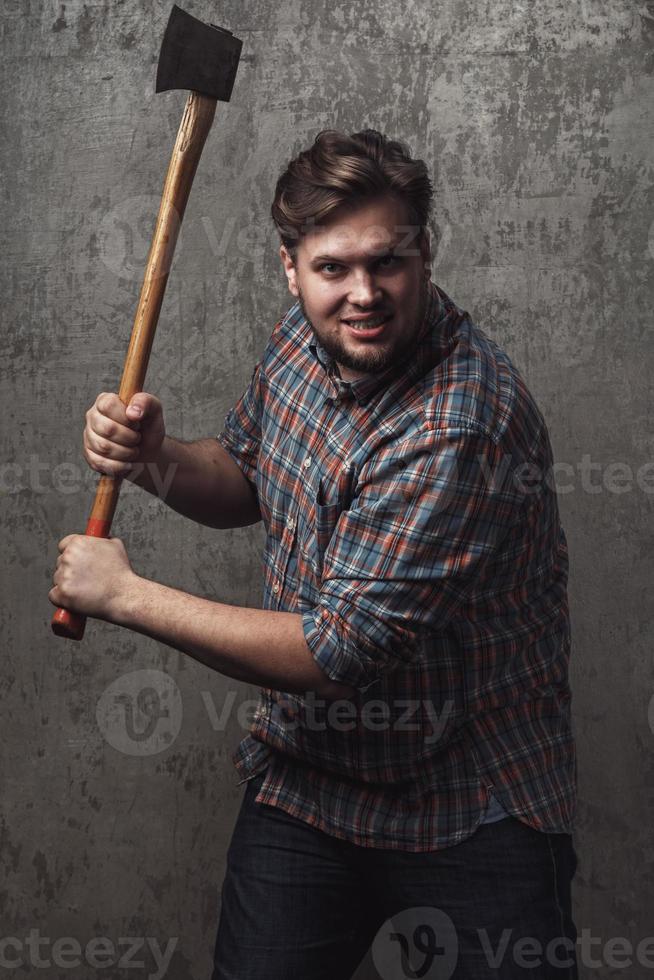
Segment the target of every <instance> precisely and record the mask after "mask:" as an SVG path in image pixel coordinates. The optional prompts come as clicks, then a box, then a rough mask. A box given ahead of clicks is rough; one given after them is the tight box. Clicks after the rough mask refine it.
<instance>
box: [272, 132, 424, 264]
mask: <svg viewBox="0 0 654 980" xmlns="http://www.w3.org/2000/svg"><path fill="white" fill-rule="evenodd" d="M432 194H433V188H432V183H431V180H430V179H429V172H428V170H427V166H426V164H425V163H424V161H423V160H414V159H413V158H412V157H411V153H410V150H409V148H408V147H407V146H406V144H404V143H401V142H400V141H399V140H392V139H389V138H388V137H387V136H384V135H382V133H379V132H377V130H376V129H364V130H362V131H361V132H360V133H352V134H351V135H349V136H348V135H346V134H345V133H340V132H338V131H337V130H334V129H324V130H323V131H322V132H320V133H318V135H317V136H316V138H315V140H314V142H313V145H312V146H311V147H309V149H308V150H304V151H303V152H302V153H299V154H298V156H296V157H295V158H294V159H293V160H291V162H290V163H289V165H288V167H287V169H286V170H285V171H284V173H283V174H282V175H281V177H280V178H279V180H278V181H277V186H276V188H275V198H274V200H273V203H272V207H271V209H270V210H271V214H272V218H273V221H274V222H275V225H276V227H277V231H278V232H279V237H280V238H281V241H282V244H283V245H285V247H286V248H287V249H288V251H289V253H290V255H291V256H292V258H293V259H295V256H296V250H297V246H298V245H299V243H300V239H301V238H302V236H303V235H304V234H306V233H307V232H308V231H310V230H311V227H312V226H314V225H317V224H320V222H321V221H324V220H325V219H326V218H327V217H328V216H329V215H330V214H331V213H332V212H333V211H335V210H336V209H337V208H339V207H341V206H342V205H343V204H352V205H355V204H358V203H360V202H361V201H363V200H372V199H373V198H377V197H380V196H383V195H389V196H392V197H394V198H396V199H397V200H399V201H401V202H402V203H404V205H405V206H406V208H407V211H408V213H409V221H410V223H411V224H413V225H415V226H416V238H417V237H419V236H422V235H425V236H428V231H427V222H428V221H429V215H430V212H431V202H432Z"/></svg>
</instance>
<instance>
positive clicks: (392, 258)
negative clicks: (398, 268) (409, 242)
mask: <svg viewBox="0 0 654 980" xmlns="http://www.w3.org/2000/svg"><path fill="white" fill-rule="evenodd" d="M399 261H400V256H399V255H382V257H381V259H380V260H379V265H380V266H382V268H384V269H389V268H390V267H391V266H393V265H396V264H397V263H398V262H399Z"/></svg>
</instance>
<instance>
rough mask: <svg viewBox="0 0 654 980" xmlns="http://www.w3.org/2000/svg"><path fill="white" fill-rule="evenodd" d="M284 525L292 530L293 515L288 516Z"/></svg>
mask: <svg viewBox="0 0 654 980" xmlns="http://www.w3.org/2000/svg"><path fill="white" fill-rule="evenodd" d="M286 527H287V528H288V529H289V531H292V530H293V528H294V527H295V518H294V517H289V519H288V520H287V521H286Z"/></svg>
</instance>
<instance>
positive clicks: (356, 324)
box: [345, 316, 387, 330]
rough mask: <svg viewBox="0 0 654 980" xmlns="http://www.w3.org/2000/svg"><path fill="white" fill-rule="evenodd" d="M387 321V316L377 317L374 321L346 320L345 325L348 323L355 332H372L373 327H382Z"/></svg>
mask: <svg viewBox="0 0 654 980" xmlns="http://www.w3.org/2000/svg"><path fill="white" fill-rule="evenodd" d="M386 320H387V317H385V316H377V317H375V319H374V320H365V321H360V320H359V321H357V320H346V321H345V323H347V325H348V327H352V329H353V330H372V329H373V327H380V326H381V325H382V323H385V322H386Z"/></svg>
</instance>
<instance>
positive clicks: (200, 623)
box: [110, 575, 355, 700]
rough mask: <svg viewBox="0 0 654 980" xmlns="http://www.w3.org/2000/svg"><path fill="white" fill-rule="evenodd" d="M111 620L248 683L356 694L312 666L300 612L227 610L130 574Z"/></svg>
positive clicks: (331, 696)
mask: <svg viewBox="0 0 654 980" xmlns="http://www.w3.org/2000/svg"><path fill="white" fill-rule="evenodd" d="M110 618H111V621H112V622H115V623H117V624H118V625H120V626H125V627H127V628H128V629H131V630H134V631H135V632H137V633H143V634H144V635H146V636H151V637H152V638H153V639H155V640H159V641H160V642H162V643H166V644H167V645H168V646H171V647H174V648H175V649H176V650H181V651H182V652H183V653H188V654H190V656H192V657H193V658H194V659H195V660H199V661H200V662H201V663H203V664H206V666H207V667H211V668H212V669H213V670H217V671H219V672H220V673H221V674H225V675H226V676H227V677H233V678H234V679H235V680H239V681H245V682H246V683H248V684H256V685H259V686H262V687H270V688H273V689H275V690H280V691H288V692H289V693H297V694H306V693H307V692H308V691H314V692H316V693H318V694H319V695H320V696H321V697H324V698H325V699H328V700H332V699H335V698H348V697H351V696H352V695H353V694H354V693H355V690H354V688H352V687H349V686H347V685H344V684H337V683H335V682H333V681H331V680H330V679H329V678H328V677H327V675H326V674H325V673H324V671H323V670H322V669H321V668H320V667H319V666H318V665H317V663H316V662H315V660H314V659H313V655H312V653H311V650H310V649H309V647H308V646H307V643H306V640H305V639H304V632H303V630H302V617H301V616H300V614H299V613H289V612H276V611H273V610H264V609H249V608H247V607H244V606H229V605H225V604H223V603H219V602H213V601H212V600H210V599H203V598H200V597H199V596H194V595H189V594H188V593H186V592H181V591H179V590H178V589H172V588H169V587H168V586H166V585H160V584H159V583H158V582H152V581H150V580H149V579H144V578H140V577H139V576H136V575H135V576H134V579H133V581H131V582H130V588H129V590H128V591H127V590H126V594H125V595H124V596H123V597H122V598H120V599H119V600H118V601H117V605H116V608H115V610H113V611H112V615H111V617H110Z"/></svg>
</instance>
